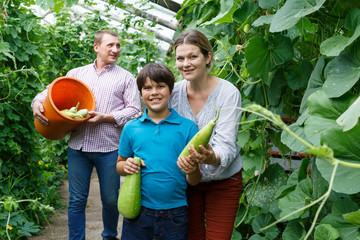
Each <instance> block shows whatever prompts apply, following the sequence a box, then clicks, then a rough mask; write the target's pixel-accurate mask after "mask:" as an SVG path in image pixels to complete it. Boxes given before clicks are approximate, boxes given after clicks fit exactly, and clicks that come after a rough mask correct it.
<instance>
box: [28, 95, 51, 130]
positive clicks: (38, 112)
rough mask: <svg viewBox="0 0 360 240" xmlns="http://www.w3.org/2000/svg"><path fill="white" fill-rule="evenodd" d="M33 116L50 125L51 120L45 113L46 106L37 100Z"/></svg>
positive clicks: (42, 123) (33, 107)
mask: <svg viewBox="0 0 360 240" xmlns="http://www.w3.org/2000/svg"><path fill="white" fill-rule="evenodd" d="M32 111H33V116H34V118H36V119H37V120H38V121H39V123H40V124H41V125H44V126H48V125H49V120H48V119H47V118H46V117H45V115H44V106H43V105H42V103H41V102H39V101H35V102H34V104H33V106H32Z"/></svg>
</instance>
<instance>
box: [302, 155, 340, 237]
mask: <svg viewBox="0 0 360 240" xmlns="http://www.w3.org/2000/svg"><path fill="white" fill-rule="evenodd" d="M335 161H336V162H335V164H334V169H333V171H332V174H331V178H330V182H329V188H328V190H327V191H326V193H325V194H324V195H323V199H322V202H321V204H320V206H319V208H318V210H317V211H316V214H315V217H314V219H313V222H312V224H311V227H310V229H309V231H308V232H307V234H306V236H305V238H304V240H307V239H308V237H309V236H310V234H311V232H312V231H313V230H314V228H315V225H316V220H317V219H318V218H319V215H320V212H321V209H322V208H323V207H324V205H325V203H326V200H327V199H328V198H329V196H330V193H331V189H332V186H333V184H334V179H335V174H336V170H337V168H338V166H339V161H338V160H335Z"/></svg>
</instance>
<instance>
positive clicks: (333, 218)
mask: <svg viewBox="0 0 360 240" xmlns="http://www.w3.org/2000/svg"><path fill="white" fill-rule="evenodd" d="M358 209H359V206H357V205H356V204H355V203H354V202H353V201H351V200H350V199H349V198H345V199H338V200H335V201H334V203H333V206H332V211H331V214H328V215H327V216H325V217H324V218H323V219H322V220H321V222H320V223H321V224H330V225H331V226H332V227H334V228H335V229H337V231H339V233H340V239H355V238H357V237H359V236H360V233H359V227H357V226H355V225H353V224H351V223H349V222H347V221H345V220H344V218H343V214H346V213H349V212H354V211H357V210H358Z"/></svg>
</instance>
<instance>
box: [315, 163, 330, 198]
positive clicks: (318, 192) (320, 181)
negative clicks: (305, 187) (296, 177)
mask: <svg viewBox="0 0 360 240" xmlns="http://www.w3.org/2000/svg"><path fill="white" fill-rule="evenodd" d="M311 179H312V180H313V196H314V199H318V198H319V197H321V196H322V195H323V194H324V193H325V192H326V191H327V190H328V188H329V183H328V182H327V181H326V180H325V179H324V178H323V177H322V175H321V173H320V171H319V169H318V168H317V165H316V164H315V159H314V158H313V160H312V164H311Z"/></svg>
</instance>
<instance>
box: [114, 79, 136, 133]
mask: <svg viewBox="0 0 360 240" xmlns="http://www.w3.org/2000/svg"><path fill="white" fill-rule="evenodd" d="M123 99H124V102H123V104H124V106H123V109H121V110H119V111H113V112H111V114H112V115H113V117H114V119H115V121H116V125H117V126H123V125H125V123H126V122H127V121H129V120H130V119H131V118H132V117H133V116H134V115H136V114H137V113H138V112H140V109H141V104H140V95H139V91H138V88H137V85H136V81H135V79H129V80H128V81H127V87H125V88H124V91H123Z"/></svg>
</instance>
